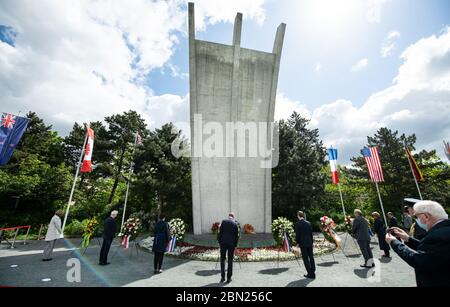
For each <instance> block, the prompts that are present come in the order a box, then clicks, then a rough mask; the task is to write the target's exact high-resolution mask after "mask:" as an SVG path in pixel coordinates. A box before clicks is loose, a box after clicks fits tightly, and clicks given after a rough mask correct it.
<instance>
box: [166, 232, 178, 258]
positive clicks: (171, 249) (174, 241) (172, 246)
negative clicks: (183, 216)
mask: <svg viewBox="0 0 450 307" xmlns="http://www.w3.org/2000/svg"><path fill="white" fill-rule="evenodd" d="M176 246H177V236H173V237H172V239H171V240H170V241H169V245H168V246H167V253H168V254H171V253H173V252H174V251H175V247H176Z"/></svg>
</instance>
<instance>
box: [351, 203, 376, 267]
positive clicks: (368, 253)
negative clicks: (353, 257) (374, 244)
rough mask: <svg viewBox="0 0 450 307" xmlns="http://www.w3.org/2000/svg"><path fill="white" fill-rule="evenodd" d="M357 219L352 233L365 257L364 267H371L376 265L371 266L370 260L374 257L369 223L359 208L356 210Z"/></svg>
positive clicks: (354, 221)
mask: <svg viewBox="0 0 450 307" xmlns="http://www.w3.org/2000/svg"><path fill="white" fill-rule="evenodd" d="M354 215H355V219H354V220H353V226H352V233H353V236H354V237H355V238H356V241H357V242H358V245H359V248H360V249H361V254H362V255H363V257H364V264H363V265H361V267H362V268H369V267H373V266H375V265H374V264H373V263H372V265H371V266H369V264H368V261H369V260H370V259H372V258H373V255H372V250H371V248H370V236H369V223H368V222H367V220H366V219H365V218H364V217H363V216H362V212H361V210H359V209H355V211H354Z"/></svg>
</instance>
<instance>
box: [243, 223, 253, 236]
mask: <svg viewBox="0 0 450 307" xmlns="http://www.w3.org/2000/svg"><path fill="white" fill-rule="evenodd" d="M244 233H247V234H255V233H256V231H255V228H254V227H253V226H252V225H250V224H245V225H244Z"/></svg>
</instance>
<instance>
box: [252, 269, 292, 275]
mask: <svg viewBox="0 0 450 307" xmlns="http://www.w3.org/2000/svg"><path fill="white" fill-rule="evenodd" d="M288 270H289V268H275V269H266V270H261V271H259V272H258V273H259V274H267V275H278V274H281V273H284V272H286V271H288Z"/></svg>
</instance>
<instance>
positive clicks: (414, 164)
mask: <svg viewBox="0 0 450 307" xmlns="http://www.w3.org/2000/svg"><path fill="white" fill-rule="evenodd" d="M405 150H406V154H407V155H408V160H409V165H410V166H411V170H412V172H413V174H414V177H415V178H416V180H417V181H423V174H422V172H421V171H420V168H419V166H418V165H417V162H416V160H414V157H413V155H412V154H411V151H409V149H408V147H406V145H405Z"/></svg>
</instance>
